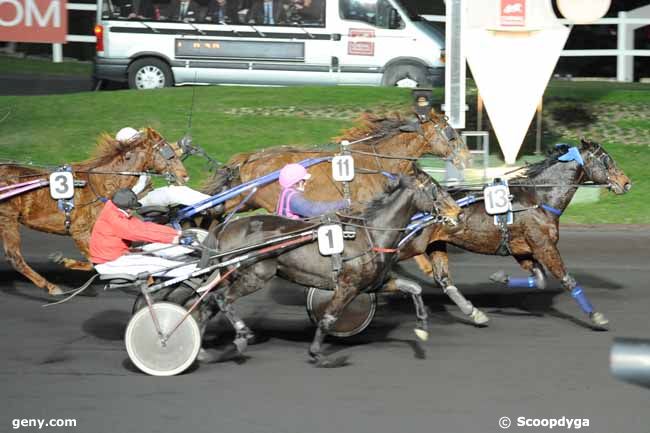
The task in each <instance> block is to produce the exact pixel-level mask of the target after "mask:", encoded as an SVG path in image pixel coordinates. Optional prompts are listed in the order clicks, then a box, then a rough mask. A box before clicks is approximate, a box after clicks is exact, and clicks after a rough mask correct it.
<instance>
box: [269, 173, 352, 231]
mask: <svg viewBox="0 0 650 433" xmlns="http://www.w3.org/2000/svg"><path fill="white" fill-rule="evenodd" d="M310 178H311V174H309V173H307V170H306V169H305V167H303V166H302V165H300V164H287V165H285V166H284V167H283V168H282V170H280V179H279V182H280V186H281V187H282V192H281V193H280V197H279V198H278V205H277V207H276V211H275V213H276V214H277V215H280V216H283V217H287V218H291V219H300V218H311V217H317V216H321V215H324V214H326V213H329V212H334V211H336V210H339V209H344V208H347V207H350V200H347V199H346V200H338V201H312V200H309V199H307V198H305V197H304V195H303V193H304V192H305V183H306V182H307V181H308V180H309V179H310Z"/></svg>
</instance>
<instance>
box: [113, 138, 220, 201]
mask: <svg viewBox="0 0 650 433" xmlns="http://www.w3.org/2000/svg"><path fill="white" fill-rule="evenodd" d="M139 136H140V133H139V132H138V131H137V130H136V129H134V128H130V127H126V128H122V129H120V131H119V132H118V133H117V134H116V135H115V139H116V140H117V141H119V142H121V143H129V142H131V141H133V140H135V139H137V138H138V137H139ZM150 183H151V177H150V176H147V175H142V176H140V179H138V182H137V183H136V184H135V185H134V186H133V188H131V189H132V190H133V192H135V193H136V194H138V195H140V194H141V193H143V192H144V191H145V190H146V189H147V188H149V187H150ZM208 198H210V196H209V195H207V194H203V193H202V192H199V191H197V190H195V189H192V188H190V187H187V186H176V185H170V186H163V187H160V188H156V189H154V190H153V191H149V192H148V193H146V194H145V195H144V197H141V198H140V203H142V206H164V207H173V206H177V205H183V206H191V205H193V204H196V203H198V202H200V201H203V200H206V199H208Z"/></svg>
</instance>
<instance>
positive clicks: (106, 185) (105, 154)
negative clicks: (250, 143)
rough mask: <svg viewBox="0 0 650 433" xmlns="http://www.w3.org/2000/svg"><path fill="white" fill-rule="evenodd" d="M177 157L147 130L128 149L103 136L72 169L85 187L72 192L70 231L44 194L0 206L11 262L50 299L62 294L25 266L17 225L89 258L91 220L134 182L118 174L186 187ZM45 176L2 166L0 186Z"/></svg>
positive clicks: (70, 263)
mask: <svg viewBox="0 0 650 433" xmlns="http://www.w3.org/2000/svg"><path fill="white" fill-rule="evenodd" d="M180 154H181V151H180V149H179V148H178V147H177V146H176V144H170V143H168V142H167V141H166V140H165V139H164V138H163V137H162V136H160V134H159V133H158V132H156V131H155V130H154V129H151V128H147V129H145V130H144V132H143V133H141V134H140V136H139V138H137V139H136V140H134V141H131V142H129V143H121V142H118V141H116V140H115V139H113V138H112V137H111V136H109V135H107V134H104V135H102V136H101V137H100V138H99V141H98V145H97V148H96V150H95V154H94V156H93V157H92V158H91V159H89V160H87V161H83V162H80V163H76V164H72V172H73V174H74V178H75V180H82V181H86V182H87V185H86V186H85V187H83V188H76V189H75V193H74V204H75V207H74V208H73V210H72V212H71V214H70V220H69V222H70V225H69V227H68V229H66V217H65V215H64V213H63V212H62V211H60V210H59V209H58V207H57V201H56V200H53V199H52V198H51V197H50V191H49V189H48V188H40V189H36V190H32V191H30V192H25V193H23V194H20V195H17V196H14V197H12V198H10V199H8V200H5V201H2V202H0V227H2V229H1V230H2V231H1V232H0V236H1V239H2V242H3V244H4V251H5V255H6V256H7V258H8V260H9V262H10V263H11V265H12V266H13V268H14V269H16V270H17V271H18V272H20V273H21V274H23V275H24V276H25V277H27V278H29V279H30V280H31V281H32V282H33V283H34V284H36V285H37V286H38V287H41V288H45V289H47V290H48V292H49V293H50V294H51V295H58V294H61V293H62V291H61V289H60V288H59V287H57V286H56V285H54V284H52V283H50V282H49V281H47V280H46V279H45V278H43V276H41V275H39V274H38V273H37V272H36V271H34V270H33V269H32V268H31V267H30V266H29V265H28V264H27V263H26V262H25V259H24V258H23V256H22V253H21V251H20V232H19V227H20V224H23V225H24V226H26V227H29V228H31V229H34V230H39V231H42V232H46V233H54V234H58V235H70V236H72V238H73V239H74V241H75V243H76V244H77V247H79V250H80V251H81V253H82V254H83V255H84V256H86V257H89V247H88V241H89V239H90V232H91V229H92V227H93V224H94V222H95V219H96V218H97V215H98V213H99V211H100V210H101V208H102V206H103V203H102V198H104V197H109V198H110V197H111V196H112V194H113V192H114V191H115V190H117V189H119V188H131V187H132V186H133V185H134V184H135V183H136V181H137V177H136V176H134V175H133V174H131V175H129V174H125V173H122V174H118V172H131V173H135V172H144V171H151V172H154V173H158V174H171V175H173V176H174V177H175V178H176V179H178V180H179V181H181V182H185V181H187V179H188V175H187V171H186V170H185V167H184V166H183V163H182V162H181V160H180V158H179V156H180ZM49 174H50V172H48V171H46V170H42V169H36V168H33V167H24V166H20V165H15V164H3V165H0V182H2V183H3V184H8V185H11V184H16V183H19V182H23V181H25V180H32V179H38V178H47V177H48V176H49ZM60 261H61V262H62V263H63V264H64V265H65V267H66V268H68V269H76V270H91V269H92V265H91V263H90V262H82V261H77V260H73V259H61V260H60Z"/></svg>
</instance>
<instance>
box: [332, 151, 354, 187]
mask: <svg viewBox="0 0 650 433" xmlns="http://www.w3.org/2000/svg"><path fill="white" fill-rule="evenodd" d="M332 177H333V178H334V180H335V181H337V182H349V181H351V180H352V179H354V158H352V156H351V155H338V156H335V157H334V158H332Z"/></svg>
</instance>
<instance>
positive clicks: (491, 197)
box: [483, 185, 510, 215]
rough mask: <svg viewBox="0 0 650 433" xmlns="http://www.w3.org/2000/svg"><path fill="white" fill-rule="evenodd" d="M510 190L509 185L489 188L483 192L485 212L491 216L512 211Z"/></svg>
mask: <svg viewBox="0 0 650 433" xmlns="http://www.w3.org/2000/svg"><path fill="white" fill-rule="evenodd" d="M509 196H510V190H509V189H508V186H507V185H493V186H488V187H487V188H485V189H484V190H483V198H484V199H485V212H487V213H488V214H490V215H498V214H502V213H506V212H508V211H509V210H510V197H509Z"/></svg>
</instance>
